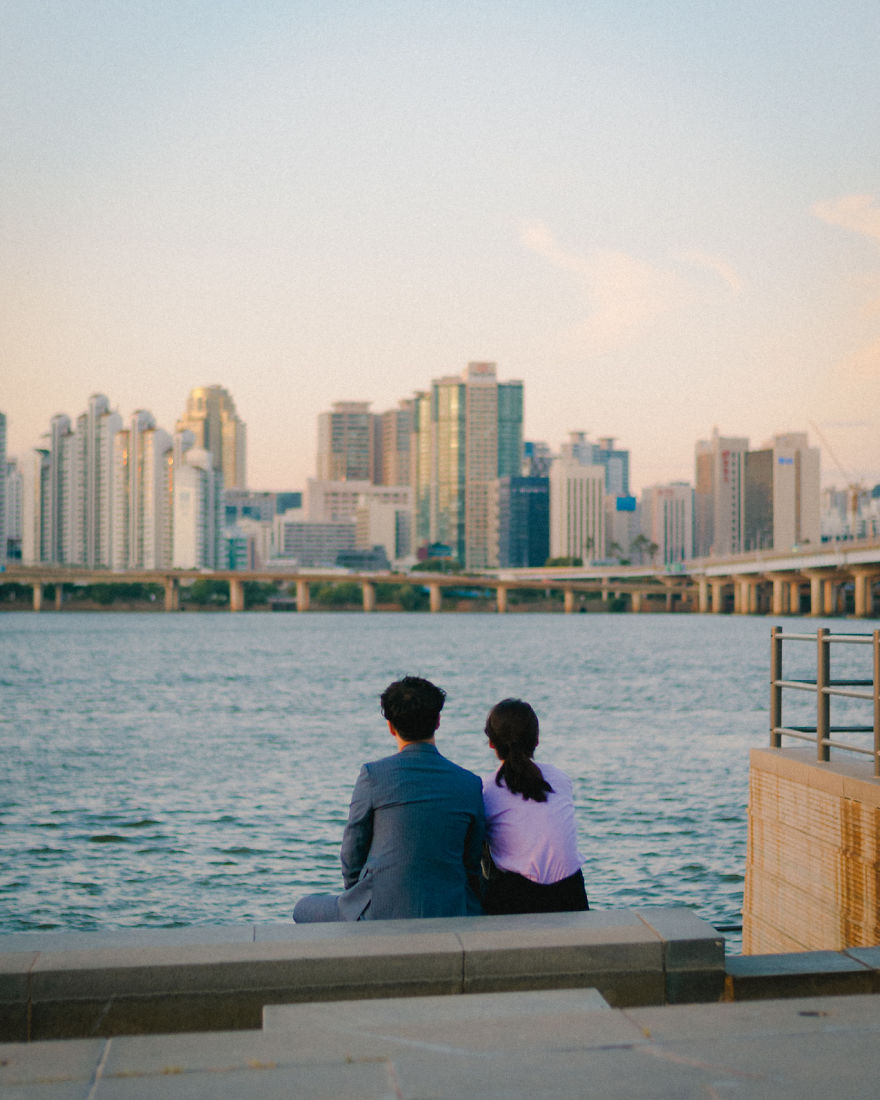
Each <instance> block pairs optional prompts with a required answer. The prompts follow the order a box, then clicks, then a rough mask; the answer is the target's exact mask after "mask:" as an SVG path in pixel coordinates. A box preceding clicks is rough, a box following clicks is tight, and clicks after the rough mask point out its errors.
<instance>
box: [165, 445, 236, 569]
mask: <svg viewBox="0 0 880 1100" xmlns="http://www.w3.org/2000/svg"><path fill="white" fill-rule="evenodd" d="M179 453H180V454H181V458H180V461H179V462H178V463H177V464H176V465H175V467H174V491H173V500H174V521H173V532H174V534H173V550H172V560H171V564H172V566H173V567H174V568H175V569H216V568H217V566H218V563H219V562H220V554H221V531H222V524H221V515H222V511H223V507H222V479H221V475H220V474H219V473H218V472H217V470H216V469H215V468H214V459H213V455H211V454H210V452H208V451H206V450H205V449H204V448H202V447H188V448H186V449H183V448H180V451H179Z"/></svg>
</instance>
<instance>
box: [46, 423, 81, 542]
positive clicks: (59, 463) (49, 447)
mask: <svg viewBox="0 0 880 1100" xmlns="http://www.w3.org/2000/svg"><path fill="white" fill-rule="evenodd" d="M43 438H44V441H45V448H44V449H45V450H46V452H47V453H48V455H49V471H48V473H49V476H48V485H47V486H46V492H45V493H44V494H43V497H44V499H43V511H44V512H45V515H46V528H45V532H44V534H45V539H46V542H47V543H48V550H47V557H45V558H43V559H42V560H43V561H51V562H58V563H59V564H60V563H66V562H70V561H71V560H72V554H71V550H72V545H71V544H72V534H73V532H72V526H73V525H72V522H71V516H72V514H73V509H72V507H71V500H70V490H71V482H72V480H73V478H72V474H73V432H72V430H71V427H70V417H68V416H65V415H64V414H62V413H59V414H58V415H57V416H53V417H52V420H51V421H50V423H49V432H48V434H47V435H46V436H44V437H43Z"/></svg>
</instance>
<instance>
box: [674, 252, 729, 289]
mask: <svg viewBox="0 0 880 1100" xmlns="http://www.w3.org/2000/svg"><path fill="white" fill-rule="evenodd" d="M682 259H683V260H684V261H685V262H686V263H689V264H692V265H693V266H694V267H701V268H704V269H705V270H706V271H711V272H712V274H713V275H717V276H718V277H719V279H721V281H722V282H723V283H724V284H725V285H726V286H727V287H728V289H729V290H732V291H733V293H734V294H739V293H740V291H741V290H742V280H741V279H740V277H739V275H738V274H737V272H736V271H735V270H734V268H733V267H731V265H730V264H729V263H727V261H726V260H722V259H721V258H720V257H718V256H711V255H710V254H709V253H708V252H699V251H693V252H685V253H683V254H682Z"/></svg>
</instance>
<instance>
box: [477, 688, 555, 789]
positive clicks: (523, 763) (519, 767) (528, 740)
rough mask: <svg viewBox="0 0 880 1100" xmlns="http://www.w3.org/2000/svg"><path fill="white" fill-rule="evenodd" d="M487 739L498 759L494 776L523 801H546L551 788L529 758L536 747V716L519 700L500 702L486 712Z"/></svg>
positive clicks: (497, 782) (498, 782) (499, 783)
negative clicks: (497, 766) (499, 763)
mask: <svg viewBox="0 0 880 1100" xmlns="http://www.w3.org/2000/svg"><path fill="white" fill-rule="evenodd" d="M485 732H486V736H487V737H488V738H489V741H490V742H491V744H492V746H493V747H494V748H495V750H496V752H497V753H498V755H499V757H500V758H501V767H500V768H499V769H498V771H497V772H496V774H495V782H496V784H497V785H498V786H499V787H500V786H501V782H502V780H503V781H504V784H505V786H506V787H507V789H508V790H509V791H510V792H511V793H512V794H519V795H522V797H523V798H524V799H526V800H528V799H532V800H533V801H535V802H546V801H547V794H548V793H551V794H552V793H553V788H552V787H551V786H550V784H549V783H548V782H547V780H546V779H545V778H544V776H543V775H542V774H541V769H540V768H539V767H538V765H537V764H536V763H535V762H534V760H533V759H532V756H533V754H534V752H535V748H536V747H537V744H538V716H537V715H536V714H535V712H534V711H533V710H532V708H531V707H530V706H529V704H528V703H525V702H523V701H522V699H502V700H501V702H500V703H496V705H495V706H494V707H493V708H492V709H491V710H490V711H489V717H488V718H487V719H486V729H485Z"/></svg>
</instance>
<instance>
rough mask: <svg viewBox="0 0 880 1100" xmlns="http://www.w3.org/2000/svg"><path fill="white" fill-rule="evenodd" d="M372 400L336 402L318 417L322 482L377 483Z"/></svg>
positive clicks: (318, 468) (318, 464) (319, 477)
mask: <svg viewBox="0 0 880 1100" xmlns="http://www.w3.org/2000/svg"><path fill="white" fill-rule="evenodd" d="M373 421H374V417H373V414H372V413H371V412H370V403H369V401H336V402H335V403H334V404H333V406H332V407H331V409H330V412H324V413H321V414H320V415H319V416H318V461H317V465H316V469H317V473H318V480H319V481H375V480H376V477H375V473H376V468H375V460H374V448H375V443H376V440H375V429H374V423H373Z"/></svg>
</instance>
